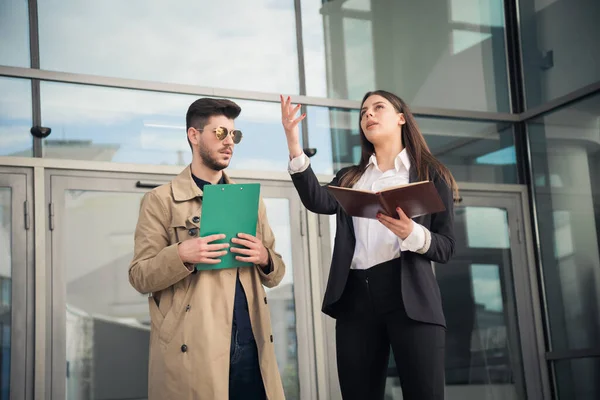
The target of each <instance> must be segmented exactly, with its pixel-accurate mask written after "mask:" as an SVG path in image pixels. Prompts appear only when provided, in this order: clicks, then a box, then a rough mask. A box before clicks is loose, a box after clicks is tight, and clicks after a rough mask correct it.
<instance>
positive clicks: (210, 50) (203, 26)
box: [38, 0, 298, 93]
mask: <svg viewBox="0 0 600 400" xmlns="http://www.w3.org/2000/svg"><path fill="white" fill-rule="evenodd" d="M38 7H39V30H40V62H41V67H42V69H47V70H53V71H65V72H75V73H84V74H92V75H103V76H111V77H119V78H133V79H141V80H151V81H161V82H174V83H185V84H195V85H204V86H210V87H219V88H231V89H238V90H241V89H245V90H256V91H267V92H280V91H283V92H286V93H298V56H297V46H296V31H295V14H294V1H293V0H277V1H273V0H258V1H252V2H248V1H243V0H222V1H219V2H199V1H192V0H184V1H178V2H175V3H166V2H163V1H158V0H154V1H147V0H129V1H119V0H107V1H96V2H86V3H85V5H82V3H80V2H79V1H75V0H67V1H64V0H47V1H42V2H39V6H38ZM259 21H261V22H259ZM262 21H268V22H267V23H265V22H262Z"/></svg>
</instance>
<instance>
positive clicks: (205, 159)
mask: <svg viewBox="0 0 600 400" xmlns="http://www.w3.org/2000/svg"><path fill="white" fill-rule="evenodd" d="M198 154H200V159H201V160H202V164H204V165H206V166H207V167H208V168H210V169H212V170H214V171H221V170H223V169H225V168H227V167H228V166H229V163H228V162H227V161H219V160H217V159H216V158H215V157H213V156H212V155H211V154H210V152H209V151H208V150H206V148H204V147H203V146H198ZM217 154H218V153H217ZM230 160H231V158H230Z"/></svg>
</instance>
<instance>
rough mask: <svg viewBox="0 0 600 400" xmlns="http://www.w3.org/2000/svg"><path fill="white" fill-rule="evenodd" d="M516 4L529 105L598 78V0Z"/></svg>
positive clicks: (557, 0)
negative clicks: (517, 5) (518, 13)
mask: <svg viewBox="0 0 600 400" xmlns="http://www.w3.org/2000/svg"><path fill="white" fill-rule="evenodd" d="M518 4H519V5H520V19H521V38H522V44H521V48H522V51H523V72H524V75H525V89H526V98H527V106H528V107H535V106H538V105H540V104H543V103H545V102H548V101H550V100H552V99H555V98H557V97H560V96H563V95H566V94H568V93H570V92H572V91H574V90H577V89H580V88H582V87H584V86H586V85H589V84H592V83H595V82H598V81H599V80H600V51H598V43H600V29H598V21H599V20H600V2H599V1H598V0H545V1H539V0H522V1H519V2H518Z"/></svg>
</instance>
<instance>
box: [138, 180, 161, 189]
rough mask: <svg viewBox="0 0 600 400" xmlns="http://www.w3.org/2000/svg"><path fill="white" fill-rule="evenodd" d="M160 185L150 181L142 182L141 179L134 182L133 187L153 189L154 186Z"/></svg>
mask: <svg viewBox="0 0 600 400" xmlns="http://www.w3.org/2000/svg"><path fill="white" fill-rule="evenodd" d="M160 185H162V183H152V182H142V181H137V182H136V183H135V187H136V188H140V189H154V188H155V187H159V186H160Z"/></svg>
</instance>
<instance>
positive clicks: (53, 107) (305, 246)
mask: <svg viewBox="0 0 600 400" xmlns="http://www.w3.org/2000/svg"><path fill="white" fill-rule="evenodd" d="M599 21H600V2H598V1H597V0H569V1H567V0H419V1H407V0H406V1H398V0H396V1H393V0H258V1H254V2H247V1H241V0H222V1H219V2H199V1H190V0H182V1H179V2H172V3H169V4H167V3H164V2H160V1H155V0H130V1H116V0H106V1H102V2H79V1H73V0H62V1H58V0H2V1H0V352H1V353H0V400H3V399H8V398H14V399H21V398H23V399H34V398H35V399H42V398H43V399H55V398H56V399H58V398H60V399H64V398H67V399H73V400H79V399H104V398H111V399H131V398H140V399H142V398H145V397H146V396H147V392H146V386H147V375H146V374H147V369H146V367H147V362H148V353H147V350H148V330H149V324H148V318H149V317H148V310H147V299H146V298H145V297H144V296H141V295H140V294H139V293H137V292H135V291H134V290H133V289H132V288H131V287H130V286H129V283H128V281H127V267H128V264H129V261H130V260H131V255H132V245H133V230H134V229H135V224H136V220H137V212H138V208H139V201H140V199H141V197H142V196H143V194H144V193H145V192H146V191H147V190H149V189H150V188H152V187H154V186H156V185H158V184H161V183H163V182H167V181H169V180H170V179H172V178H173V176H174V175H176V174H177V173H178V172H179V171H180V170H181V169H182V167H183V166H184V165H186V164H187V163H189V162H190V161H191V153H190V151H189V147H188V143H187V141H186V140H185V112H186V110H187V107H188V106H189V104H190V103H191V102H193V101H194V100H195V99H197V98H198V97H203V96H209V97H224V98H230V99H233V100H235V101H236V102H238V103H239V104H240V106H241V107H242V113H241V115H240V117H239V118H238V119H237V120H236V127H237V128H239V129H241V130H242V131H243V132H244V141H243V142H242V143H241V144H240V145H239V146H237V147H236V154H235V157H233V161H232V164H231V166H230V170H231V175H232V176H233V177H235V178H236V180H238V181H240V182H245V181H253V182H256V181H258V182H261V185H262V186H261V187H262V189H261V190H262V195H263V197H264V198H265V201H266V204H267V210H268V217H269V220H270V223H271V225H272V228H273V230H274V232H275V235H276V238H277V250H278V251H279V252H280V253H281V254H282V255H283V257H284V259H285V261H286V264H287V265H288V272H287V274H286V277H285V279H284V281H283V282H282V284H281V285H280V286H278V287H277V288H273V289H270V290H268V291H267V295H268V297H269V305H270V308H271V314H272V320H273V332H274V337H275V347H276V355H277V361H278V364H279V368H280V372H281V375H282V379H283V382H284V386H285V391H286V398H288V399H337V398H340V395H339V388H338V387H337V375H336V374H337V370H336V363H335V342H334V328H333V321H332V320H331V319H330V318H328V317H326V316H324V315H323V314H321V313H320V302H321V300H322V293H323V290H324V287H325V283H326V278H327V272H328V268H329V260H330V255H331V246H332V241H331V238H332V237H333V235H334V233H335V222H334V220H332V219H329V218H325V217H323V216H316V215H314V214H312V213H310V212H307V211H306V210H305V209H304V208H303V207H302V205H301V203H300V201H299V199H298V197H297V195H296V193H295V190H294V188H293V186H292V185H291V182H290V180H289V176H288V174H287V172H286V170H287V162H288V156H287V147H286V142H285V135H284V134H283V129H282V127H281V117H280V107H279V104H278V101H279V94H280V93H281V94H284V95H290V96H292V98H293V100H294V101H295V102H298V103H300V104H302V107H303V110H304V111H305V112H306V113H307V115H308V117H307V118H306V120H305V121H304V122H303V123H302V125H301V132H302V144H303V147H304V148H305V149H315V150H316V154H315V155H314V156H312V158H311V162H312V165H313V169H314V170H315V172H316V173H317V174H318V175H319V178H320V179H321V180H322V181H323V182H324V183H325V182H328V180H329V179H330V178H331V176H332V175H333V174H334V173H335V172H336V171H338V170H339V169H340V168H342V167H344V166H347V165H350V164H353V163H356V162H357V161H358V158H359V156H360V143H359V136H358V108H359V106H360V100H361V99H362V96H363V95H364V93H365V92H367V91H370V90H374V89H386V90H390V91H392V92H395V93H396V94H398V95H399V96H401V97H402V98H403V99H404V100H406V101H407V103H408V104H409V105H410V106H411V108H412V110H413V112H414V113H415V115H416V117H417V122H418V124H419V127H420V128H421V130H422V132H423V134H424V135H425V138H426V140H427V143H428V145H429V147H430V149H431V151H432V152H433V153H434V155H436V156H437V157H438V158H439V159H440V160H441V161H443V162H444V163H445V164H446V165H447V166H449V168H450V169H451V171H452V172H453V174H454V176H455V178H456V180H457V181H458V182H459V186H460V188H461V199H460V200H461V201H460V203H459V204H458V205H457V208H456V212H455V223H456V234H457V238H458V241H457V251H456V257H455V258H454V259H453V260H452V262H450V263H449V264H447V265H435V266H434V269H435V273H436V277H437V279H438V282H439V284H440V289H441V293H442V298H443V302H444V309H445V313H446V317H447V320H448V332H447V353H446V384H447V390H446V397H447V398H448V399H498V398H502V399H547V398H548V399H569V400H570V399H574V400H587V399H597V398H600V383H599V382H600V380H599V379H598V377H599V376H600V45H599V43H600V24H599V23H598V22H599ZM34 126H43V127H49V128H51V133H50V135H48V136H47V137H36V136H34V135H32V133H31V128H32V127H34ZM395 376H396V375H395V365H394V363H393V361H392V360H390V365H389V377H388V381H387V387H386V398H387V399H401V394H400V384H399V382H398V380H397V378H395Z"/></svg>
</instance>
